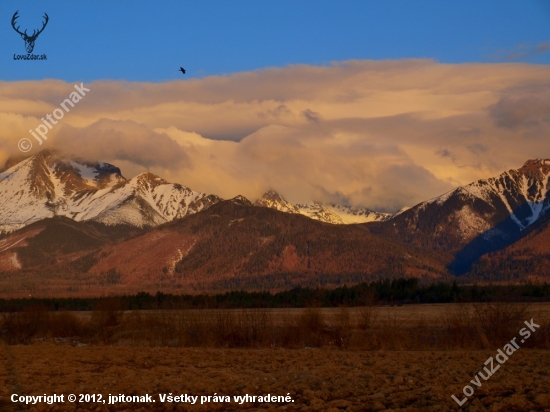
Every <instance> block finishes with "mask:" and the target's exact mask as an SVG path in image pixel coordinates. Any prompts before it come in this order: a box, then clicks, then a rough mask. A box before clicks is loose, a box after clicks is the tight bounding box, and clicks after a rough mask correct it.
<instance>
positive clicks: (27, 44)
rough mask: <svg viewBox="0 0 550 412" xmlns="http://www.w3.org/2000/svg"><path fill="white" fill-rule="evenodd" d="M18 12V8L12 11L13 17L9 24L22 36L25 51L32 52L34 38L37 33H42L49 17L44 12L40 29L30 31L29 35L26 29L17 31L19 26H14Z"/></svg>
mask: <svg viewBox="0 0 550 412" xmlns="http://www.w3.org/2000/svg"><path fill="white" fill-rule="evenodd" d="M18 13H19V10H18V11H16V12H15V13H14V15H13V17H12V18H11V25H12V27H13V29H14V30H15V31H16V32H17V33H19V34H20V35H21V38H22V39H23V40H25V48H26V49H27V53H32V51H33V50H34V42H35V41H36V38H37V37H38V35H39V34H40V33H42V32H43V31H44V29H45V28H46V25H47V24H48V20H49V19H50V18H49V17H48V15H47V14H46V13H44V19H45V21H44V23H43V25H42V28H41V29H40V30H38V31H36V30H34V31H33V32H32V35H31V36H29V35H28V34H27V30H25V31H24V32H20V31H19V27H20V26H17V27H15V21H16V20H17V18H18V17H19V16H18Z"/></svg>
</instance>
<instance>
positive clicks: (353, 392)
mask: <svg viewBox="0 0 550 412" xmlns="http://www.w3.org/2000/svg"><path fill="white" fill-rule="evenodd" d="M549 309H550V305H548V304H536V305H527V304H523V303H491V304H479V305H477V304H476V305H465V304H464V305H459V304H457V305H411V306H402V307H377V306H367V307H361V308H336V309H319V308H307V309H288V310H279V309H277V310H275V309H274V310H183V311H143V312H139V311H135V312H123V311H120V310H118V307H117V302H116V301H107V302H106V303H104V305H103V306H102V307H99V308H97V309H96V310H94V311H93V312H92V313H80V314H75V313H71V312H59V313H51V312H47V311H44V310H41V308H33V309H32V310H28V311H26V312H19V313H11V314H4V315H3V323H2V330H3V331H4V333H3V334H2V336H3V340H4V342H3V343H4V344H3V345H1V346H0V365H1V366H0V382H3V385H2V389H1V391H2V392H1V393H0V395H1V397H0V409H1V410H2V411H4V410H6V411H10V410H29V411H88V410H94V411H149V410H151V411H186V410H220V411H221V410H228V411H230V410H245V409H247V410H287V411H298V410H301V411H342V410H346V411H384V410H385V411H447V410H448V411H451V410H457V409H458V407H457V405H456V403H455V402H454V401H453V400H452V399H451V395H452V394H454V395H456V396H457V397H459V398H462V397H461V396H460V395H461V393H462V388H463V387H464V386H465V385H467V384H469V382H470V380H471V379H472V378H473V377H474V375H475V374H476V373H477V372H478V371H479V370H480V369H481V367H482V365H483V362H484V361H485V360H486V359H487V358H488V357H489V356H494V355H495V353H496V349H498V348H501V347H502V346H503V345H504V344H506V343H507V342H508V341H510V339H512V338H513V337H516V336H518V332H519V330H520V329H521V327H523V326H524V325H523V322H524V321H525V320H529V319H531V318H533V319H534V320H535V323H538V324H540V325H541V327H540V329H538V330H537V331H536V332H535V333H533V335H532V336H531V338H530V339H529V340H528V341H526V342H525V343H524V344H522V345H521V349H520V350H519V351H517V353H514V355H513V356H511V357H510V360H508V361H507V362H506V364H504V365H502V367H501V368H500V370H499V371H498V372H496V373H495V375H494V376H492V377H491V378H490V379H489V380H488V381H486V382H485V381H484V382H483V385H482V387H481V388H478V389H476V393H475V395H474V396H473V397H472V398H470V400H468V402H467V403H466V404H465V405H464V406H463V408H469V409H465V410H469V411H530V410H536V411H544V410H546V409H550V396H549V395H548V393H550V376H549V374H548V369H549V366H550V357H549V356H548V353H549V352H548V350H549V349H550V322H549V320H550V317H549V314H550V310H549ZM522 325H523V326H522ZM16 331H17V333H16ZM13 393H17V394H24V395H43V394H45V393H46V394H53V393H57V394H61V393H63V394H65V395H68V394H70V393H74V394H80V393H83V394H86V393H87V394H94V393H95V394H99V393H101V394H103V396H104V397H107V396H108V395H109V394H127V395H145V394H149V395H152V396H153V399H156V403H155V404H127V403H122V404H116V405H104V404H99V405H98V404H91V403H90V404H86V403H79V404H70V403H63V404H57V405H46V404H39V405H34V406H29V407H23V406H24V405H20V404H12V403H11V401H10V400H9V397H10V396H11V394H13ZM164 393H166V394H168V393H172V394H174V395H179V394H186V393H187V394H191V395H195V396H197V395H198V396H201V395H213V394H214V393H217V394H218V395H224V396H225V395H228V396H231V397H233V396H235V395H244V394H249V395H265V394H267V393H270V394H272V395H286V394H287V393H290V396H292V399H293V400H294V402H291V403H288V404H283V403H270V404H259V403H255V404H254V403H244V404H243V405H238V404H237V403H235V402H231V403H220V404H214V403H209V404H205V405H202V406H201V405H188V404H168V403H164V404H162V403H160V400H159V398H158V394H164ZM106 399H107V398H106Z"/></svg>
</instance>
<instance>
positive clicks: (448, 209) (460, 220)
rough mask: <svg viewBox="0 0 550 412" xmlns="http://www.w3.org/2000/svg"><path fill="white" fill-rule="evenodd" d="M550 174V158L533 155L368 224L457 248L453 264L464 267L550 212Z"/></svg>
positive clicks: (433, 246)
mask: <svg viewBox="0 0 550 412" xmlns="http://www.w3.org/2000/svg"><path fill="white" fill-rule="evenodd" d="M549 179H550V160H539V159H537V160H530V161H528V162H526V163H525V164H524V165H523V167H521V168H520V169H518V170H509V171H507V172H504V173H502V174H501V175H500V176H497V177H494V178H490V179H486V180H479V181H477V182H474V183H472V184H469V185H466V186H461V187H458V188H457V189H455V190H453V191H451V192H449V193H447V194H445V195H443V196H439V197H437V198H435V199H432V200H430V201H427V202H423V203H420V204H419V205H416V206H415V207H413V208H411V209H408V210H406V211H404V212H403V213H400V214H399V215H397V216H395V217H394V218H392V219H390V220H389V221H386V222H382V223H374V224H372V225H369V226H368V227H369V230H370V231H371V232H372V233H376V234H379V235H382V236H384V237H387V238H391V239H399V240H401V241H403V242H405V243H410V244H413V245H415V246H418V247H421V248H425V249H429V250H435V251H443V252H449V253H453V254H454V255H455V257H456V259H455V262H454V263H453V264H452V265H451V266H450V267H451V269H453V270H454V271H456V272H457V273H463V272H464V271H465V270H466V269H467V268H468V267H469V264H470V263H472V262H473V261H475V260H476V259H477V258H479V256H481V255H482V254H483V253H485V252H487V251H490V250H495V249H497V248H500V247H503V246H505V245H507V244H510V243H512V242H513V241H515V240H517V239H518V238H519V237H520V236H521V234H522V231H523V230H524V229H525V228H527V227H529V226H530V225H533V224H535V223H536V222H537V221H538V220H539V219H541V218H543V217H544V216H546V215H548V211H549V210H550V196H549V188H550V186H549Z"/></svg>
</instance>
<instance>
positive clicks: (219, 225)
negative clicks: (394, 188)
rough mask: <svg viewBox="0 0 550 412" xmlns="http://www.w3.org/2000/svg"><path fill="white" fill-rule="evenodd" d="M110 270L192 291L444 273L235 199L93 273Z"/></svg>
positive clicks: (340, 230) (151, 237)
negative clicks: (284, 280) (248, 283)
mask: <svg viewBox="0 0 550 412" xmlns="http://www.w3.org/2000/svg"><path fill="white" fill-rule="evenodd" d="M152 249H155V250H157V252H154V251H153V252H151V251H150V250H152ZM160 250H162V251H163V252H162V253H160V252H158V251H160ZM156 257H157V258H156ZM134 258H135V259H138V260H140V261H143V262H144V263H143V267H144V268H143V269H140V267H142V265H134V264H132V263H130V262H132V261H133V259H134ZM128 265H129V266H128ZM111 269H117V270H120V272H121V275H122V276H121V279H122V281H123V282H133V281H137V279H139V280H140V281H145V280H146V278H148V279H149V280H154V281H162V282H168V283H170V284H175V285H178V284H179V285H181V286H182V287H189V286H191V285H199V284H202V285H203V286H204V285H213V284H217V283H219V282H220V281H226V280H228V279H232V280H236V282H234V284H235V285H237V284H238V283H239V282H238V280H239V279H248V278H251V277H252V278H255V279H256V280H257V285H258V287H260V286H261V287H263V288H265V289H273V288H274V285H273V284H269V282H268V281H266V280H265V279H264V280H262V278H265V277H266V276H270V275H274V274H293V279H292V280H291V283H292V284H295V285H296V284H301V283H303V282H306V283H307V281H310V280H316V279H318V278H319V277H320V276H328V277H330V279H331V280H332V282H335V283H337V282H338V279H344V278H346V276H348V275H356V276H358V277H361V276H363V277H364V278H367V279H368V278H370V279H371V278H377V277H378V276H380V277H392V276H430V277H438V276H440V275H441V274H442V273H443V272H444V271H443V265H442V264H441V263H438V262H437V261H433V260H430V258H428V257H426V255H425V254H423V253H422V254H421V253H417V252H413V251H410V250H407V249H406V248H404V247H402V246H400V245H398V244H395V243H393V242H389V241H384V240H381V239H379V238H377V237H375V236H373V235H371V234H370V233H368V232H367V231H365V230H364V229H362V228H359V227H350V226H334V225H328V224H325V223H321V222H317V221H314V220H311V219H308V218H306V217H304V216H300V215H296V214H286V213H281V212H278V211H276V210H272V209H269V208H259V207H251V206H246V205H242V204H239V203H237V202H235V201H224V202H221V203H218V204H216V205H215V206H213V207H211V208H209V209H208V210H206V211H203V212H201V213H198V214H196V215H192V216H188V217H187V218H185V219H181V220H177V221H173V222H171V223H168V224H165V225H162V226H160V227H158V228H156V229H153V230H151V231H150V232H149V233H147V234H145V235H143V236H140V237H138V238H136V239H133V240H131V241H129V242H125V243H122V244H120V245H116V246H113V247H111V248H110V250H109V253H108V256H107V257H106V258H104V259H103V260H101V261H100V262H99V263H98V265H96V266H95V267H94V268H92V270H91V271H92V272H97V273H101V272H106V271H108V270H111ZM327 279H328V278H327ZM349 279H351V277H349Z"/></svg>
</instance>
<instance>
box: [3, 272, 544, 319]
mask: <svg viewBox="0 0 550 412" xmlns="http://www.w3.org/2000/svg"><path fill="white" fill-rule="evenodd" d="M495 301H528V302H544V301H550V284H548V283H546V282H545V283H543V284H535V283H524V284H515V285H498V284H484V285H477V284H474V285H460V284H458V283H457V282H452V283H433V284H429V285H426V284H421V283H420V282H419V281H418V279H416V278H408V279H394V280H389V279H386V280H379V281H374V282H370V283H367V282H363V283H360V284H358V285H355V286H345V285H344V286H342V287H338V288H335V289H325V288H303V287H296V288H293V289H291V290H287V291H282V292H277V293H271V292H247V291H233V292H226V293H223V294H213V295H208V294H201V295H173V294H166V293H162V292H157V293H156V294H154V295H152V294H150V293H146V292H140V293H138V294H135V295H124V296H108V297H96V298H25V299H0V311H2V312H9V311H20V310H25V309H26V308H30V307H35V306H37V305H39V306H43V307H44V308H45V309H47V310H52V311H58V310H71V311H89V310H94V309H98V308H101V307H102V306H105V305H106V306H109V307H113V305H114V306H116V309H117V310H156V309H224V308H225V309H237V308H307V307H341V306H346V307H355V306H368V305H404V304H421V303H470V302H495Z"/></svg>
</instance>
